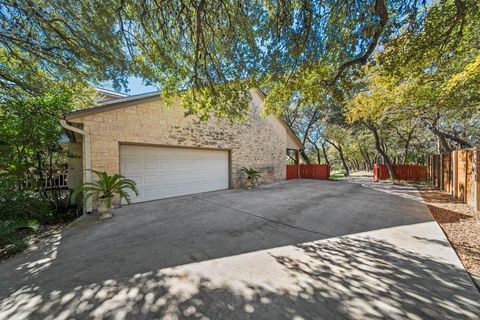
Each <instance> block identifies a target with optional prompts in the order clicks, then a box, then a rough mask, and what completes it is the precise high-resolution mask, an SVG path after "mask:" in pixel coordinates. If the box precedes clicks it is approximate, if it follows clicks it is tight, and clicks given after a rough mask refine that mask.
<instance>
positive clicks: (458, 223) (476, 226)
mask: <svg viewBox="0 0 480 320" xmlns="http://www.w3.org/2000/svg"><path fill="white" fill-rule="evenodd" d="M417 188H418V189H419V191H420V193H421V195H422V197H423V199H424V200H425V203H426V204H427V206H428V208H429V209H430V212H431V213H432V215H433V217H434V218H435V220H437V222H438V224H439V225H440V227H441V228H442V229H443V232H444V233H445V234H446V236H447V238H448V240H449V241H450V243H451V244H452V247H453V248H454V249H455V251H456V252H457V255H458V256H459V257H460V260H461V261H462V263H463V265H464V266H465V268H466V269H467V271H468V272H470V273H471V274H473V275H475V276H480V212H477V211H475V210H474V209H473V208H471V207H469V206H467V205H466V204H464V203H461V202H458V201H456V200H454V199H452V196H451V195H449V194H448V193H445V192H443V191H439V190H436V189H433V188H432V187H428V186H417Z"/></svg>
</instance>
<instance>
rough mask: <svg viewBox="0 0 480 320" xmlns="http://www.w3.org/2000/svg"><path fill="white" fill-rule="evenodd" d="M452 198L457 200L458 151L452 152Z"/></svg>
mask: <svg viewBox="0 0 480 320" xmlns="http://www.w3.org/2000/svg"><path fill="white" fill-rule="evenodd" d="M452 197H453V198H455V199H456V198H458V151H457V150H455V151H453V152H452Z"/></svg>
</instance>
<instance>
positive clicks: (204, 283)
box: [0, 179, 480, 320]
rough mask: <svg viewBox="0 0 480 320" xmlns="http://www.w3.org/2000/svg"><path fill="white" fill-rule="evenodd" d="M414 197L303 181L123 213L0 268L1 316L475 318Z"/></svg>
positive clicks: (476, 311)
mask: <svg viewBox="0 0 480 320" xmlns="http://www.w3.org/2000/svg"><path fill="white" fill-rule="evenodd" d="M479 316H480V294H479V293H478V291H477V290H476V289H475V287H474V285H473V284H472V282H471V280H470V278H469V277H468V275H467V274H466V272H465V270H464V268H463V267H462V265H461V263H460V261H459V260H458V258H457V256H456V255H455V253H454V251H453V250H452V248H451V247H450V245H449V243H448V241H447V240H446V238H445V236H444V235H443V233H442V231H441V230H440V228H439V226H438V225H437V224H436V222H434V221H433V219H432V217H431V215H430V213H429V211H428V209H427V208H426V206H425V205H424V204H423V203H422V202H421V197H420V196H419V194H418V193H417V191H416V190H414V189H411V188H406V187H400V186H395V187H394V186H390V185H387V184H381V183H380V184H376V183H372V182H369V181H367V180H360V179H354V180H350V181H342V182H335V181H314V180H297V181H289V182H283V183H277V184H271V185H267V186H263V187H260V188H258V189H256V190H252V191H248V190H227V191H220V192H212V193H206V194H201V195H195V196H185V197H179V198H175V199H168V200H161V201H154V202H148V203H143V204H136V205H132V206H130V207H123V208H121V209H119V210H117V211H116V215H115V217H114V218H113V219H111V220H108V221H104V222H98V221H93V220H92V221H91V220H88V219H85V220H83V221H79V222H76V223H74V224H73V225H72V226H70V227H68V228H67V229H66V230H64V232H63V233H62V234H58V235H57V236H56V237H53V238H52V239H50V241H49V242H48V243H45V244H44V245H42V246H41V247H40V248H37V249H36V250H32V251H31V252H29V253H26V254H21V255H18V256H15V257H13V258H12V259H9V260H7V261H4V262H3V263H0V319H23V318H35V319H72V318H76V319H85V318H93V319H104V318H112V319H123V318H129V319H295V320H300V319H380V318H391V319H475V318H478V317H479Z"/></svg>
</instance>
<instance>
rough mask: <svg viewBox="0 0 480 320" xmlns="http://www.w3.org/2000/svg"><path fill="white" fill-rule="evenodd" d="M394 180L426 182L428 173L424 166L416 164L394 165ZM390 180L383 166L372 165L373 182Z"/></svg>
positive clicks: (385, 167) (386, 169)
mask: <svg viewBox="0 0 480 320" xmlns="http://www.w3.org/2000/svg"><path fill="white" fill-rule="evenodd" d="M393 170H394V172H395V179H398V180H407V181H419V180H427V178H428V174H427V173H428V172H427V167H426V166H421V165H417V164H396V165H394V166H393ZM389 178H390V174H389V172H388V168H387V166H386V165H384V164H374V165H373V180H375V181H380V180H387V179H389Z"/></svg>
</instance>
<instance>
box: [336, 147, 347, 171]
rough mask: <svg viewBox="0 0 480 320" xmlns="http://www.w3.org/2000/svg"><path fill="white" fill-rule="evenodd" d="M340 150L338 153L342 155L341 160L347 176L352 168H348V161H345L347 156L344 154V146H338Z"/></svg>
mask: <svg viewBox="0 0 480 320" xmlns="http://www.w3.org/2000/svg"><path fill="white" fill-rule="evenodd" d="M336 149H337V150H338V154H339V155H340V160H342V165H343V169H344V170H345V177H348V176H349V175H350V170H349V169H348V165H347V162H346V161H345V157H344V156H343V148H342V146H338V148H336Z"/></svg>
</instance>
